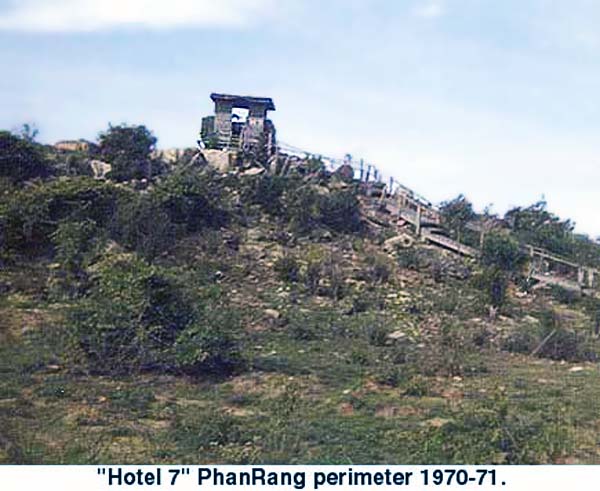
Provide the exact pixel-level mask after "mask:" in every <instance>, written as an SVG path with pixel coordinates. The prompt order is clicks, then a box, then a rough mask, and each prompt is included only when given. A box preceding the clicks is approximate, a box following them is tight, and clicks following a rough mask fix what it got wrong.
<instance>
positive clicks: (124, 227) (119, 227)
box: [109, 195, 181, 259]
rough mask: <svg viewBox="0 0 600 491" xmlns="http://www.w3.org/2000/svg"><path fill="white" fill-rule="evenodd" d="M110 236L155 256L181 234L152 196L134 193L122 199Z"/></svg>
mask: <svg viewBox="0 0 600 491" xmlns="http://www.w3.org/2000/svg"><path fill="white" fill-rule="evenodd" d="M109 229H110V235H111V237H112V238H113V239H114V240H116V241H117V242H118V243H119V244H122V245H123V246H125V247H127V248H129V249H130V250H133V251H136V252H137V253H139V254H140V255H141V256H143V257H144V258H146V259H154V258H155V257H157V256H159V255H160V254H162V253H164V252H166V251H167V250H168V249H169V248H170V247H171V246H173V243H174V240H173V239H174V238H177V237H178V236H180V235H181V234H180V230H181V228H179V227H176V226H175V225H174V224H173V223H172V222H171V220H170V218H169V215H168V214H167V213H166V212H165V211H164V209H163V208H162V207H161V206H160V204H159V203H157V201H156V199H154V197H153V196H151V195H132V196H127V197H125V198H124V199H121V200H119V206H118V208H117V211H116V213H115V214H114V217H113V220H112V223H111V224H110V227H109Z"/></svg>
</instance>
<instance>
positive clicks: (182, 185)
mask: <svg viewBox="0 0 600 491" xmlns="http://www.w3.org/2000/svg"><path fill="white" fill-rule="evenodd" d="M225 192H226V191H225V189H224V186H223V185H222V183H221V181H220V180H219V179H217V178H216V177H215V176H214V175H213V174H211V173H210V172H200V171H198V170H196V169H189V168H187V169H182V170H181V171H176V172H174V173H173V174H171V175H169V176H168V177H166V178H165V179H163V180H162V181H161V182H160V183H158V184H157V185H156V187H155V188H154V189H153V190H152V192H151V196H152V197H153V199H154V202H155V203H156V205H157V206H158V207H160V208H161V209H162V210H163V212H164V213H166V214H167V215H168V217H169V220H170V221H171V222H172V223H173V224H174V225H177V226H181V227H183V228H184V229H185V230H186V231H187V232H189V233H194V232H199V231H201V230H203V229H204V228H206V227H213V228H215V227H221V226H223V225H225V224H226V223H227V222H228V220H229V214H228V212H227V211H226V210H225V203H224V199H223V197H224V195H225Z"/></svg>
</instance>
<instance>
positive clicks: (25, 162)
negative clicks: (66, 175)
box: [0, 131, 50, 183]
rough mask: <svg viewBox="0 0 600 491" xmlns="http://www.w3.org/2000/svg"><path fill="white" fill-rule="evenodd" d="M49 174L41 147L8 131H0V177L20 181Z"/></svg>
mask: <svg viewBox="0 0 600 491" xmlns="http://www.w3.org/2000/svg"><path fill="white" fill-rule="evenodd" d="M48 175H50V165H49V163H48V161H47V159H46V157H45V156H44V153H43V151H42V147H41V145H39V144H36V143H34V142H33V141H31V140H29V139H27V138H22V137H19V136H16V135H13V134H12V133H10V132H8V131H0V178H6V179H9V180H10V181H11V182H13V183H20V182H23V181H27V180H29V179H33V178H36V177H47V176H48Z"/></svg>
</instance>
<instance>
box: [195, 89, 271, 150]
mask: <svg viewBox="0 0 600 491" xmlns="http://www.w3.org/2000/svg"><path fill="white" fill-rule="evenodd" d="M210 98H211V99H212V100H213V102H214V103H215V114H214V116H207V117H205V118H202V130H201V136H202V142H203V143H204V145H206V146H207V147H210V148H217V149H221V150H225V149H232V150H238V149H242V150H256V149H257V148H260V147H262V146H263V145H264V147H266V150H267V153H268V154H271V153H272V152H274V151H275V146H276V141H275V127H274V126H273V123H272V122H271V120H269V119H267V112H268V111H274V110H275V104H273V100H272V99H271V98H270V97H248V96H239V95H231V94H215V93H213V94H211V95H210ZM234 109H246V110H247V111H248V117H247V118H246V121H239V120H238V119H237V117H236V115H235V114H233V110H234Z"/></svg>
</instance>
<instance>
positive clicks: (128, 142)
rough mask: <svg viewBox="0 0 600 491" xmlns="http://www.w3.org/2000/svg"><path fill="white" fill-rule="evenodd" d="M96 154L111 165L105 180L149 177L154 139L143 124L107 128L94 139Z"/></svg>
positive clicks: (154, 144)
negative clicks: (96, 145) (107, 177)
mask: <svg viewBox="0 0 600 491" xmlns="http://www.w3.org/2000/svg"><path fill="white" fill-rule="evenodd" d="M98 142H99V145H100V155H101V157H102V159H103V160H106V161H107V162H109V163H110V164H111V166H112V169H111V171H110V172H109V174H108V175H109V177H110V178H111V179H114V180H115V181H128V180H131V179H142V178H150V177H151V175H152V169H151V165H152V164H151V160H150V154H151V153H152V151H153V150H154V148H155V146H156V137H155V136H154V135H153V134H152V132H151V131H150V130H148V128H146V127H145V126H143V125H138V126H127V125H118V126H112V125H109V128H108V130H106V131H105V132H103V133H100V135H99V137H98Z"/></svg>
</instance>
